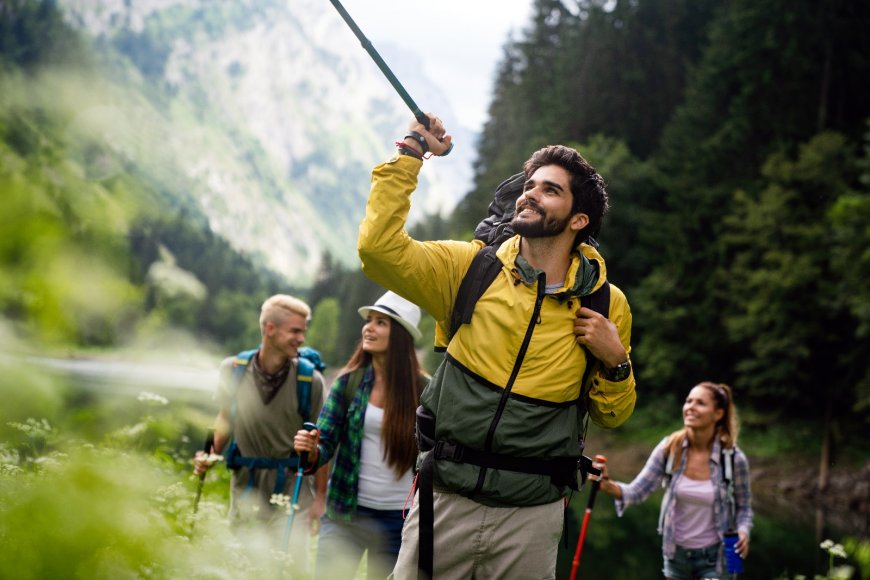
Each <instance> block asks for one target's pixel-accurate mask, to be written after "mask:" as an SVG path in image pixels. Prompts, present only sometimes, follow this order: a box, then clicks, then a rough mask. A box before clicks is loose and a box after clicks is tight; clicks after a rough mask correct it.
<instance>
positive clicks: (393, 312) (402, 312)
mask: <svg viewBox="0 0 870 580" xmlns="http://www.w3.org/2000/svg"><path fill="white" fill-rule="evenodd" d="M372 310H374V311H375V312H380V313H381V314H386V315H387V316H389V317H390V318H392V319H393V320H395V321H396V322H398V323H399V324H401V325H402V328H404V329H405V330H407V331H408V332H409V333H410V335H411V336H412V337H413V338H414V340H415V341H417V340H420V338H421V337H422V336H423V333H421V332H420V329H419V328H417V325H418V324H420V307H419V306H417V305H416V304H414V303H413V302H409V301H407V300H405V299H404V298H402V297H401V296H399V295H398V294H396V293H395V292H392V291H391V292H387V293H386V294H384V295H383V296H381V297H380V298H378V301H377V302H375V303H374V305H373V306H363V307H362V308H360V309H359V315H360V316H362V317H363V319H365V318H368V315H369V313H370V312H371V311H372Z"/></svg>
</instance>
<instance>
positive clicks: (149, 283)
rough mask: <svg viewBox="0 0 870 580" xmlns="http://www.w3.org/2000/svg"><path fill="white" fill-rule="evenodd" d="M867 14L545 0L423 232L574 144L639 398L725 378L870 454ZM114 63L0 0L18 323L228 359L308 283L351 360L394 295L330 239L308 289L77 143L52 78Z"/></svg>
mask: <svg viewBox="0 0 870 580" xmlns="http://www.w3.org/2000/svg"><path fill="white" fill-rule="evenodd" d="M868 24H870V6H868V5H867V3H862V2H850V1H846V0H834V1H829V2H812V1H809V0H797V1H789V2H785V1H783V0H761V1H748V0H733V1H729V2H714V1H708V0H691V1H690V0H669V1H667V2H665V1H661V0H641V1H632V2H619V1H616V2H614V1H608V2H603V1H592V0H563V1H559V0H537V1H536V2H535V4H534V10H533V17H532V19H531V21H530V22H529V24H528V25H527V27H526V28H525V29H524V31H523V33H522V34H521V35H519V37H518V38H514V39H511V40H509V41H508V42H507V43H506V44H505V46H504V54H503V58H502V61H501V63H500V67H499V70H498V74H497V77H496V78H495V79H494V98H493V101H492V103H491V105H490V109H489V120H488V122H487V123H486V125H485V128H484V131H483V134H482V136H481V138H480V142H479V151H478V158H477V162H476V165H475V182H474V189H473V191H471V192H470V193H469V194H468V195H467V196H466V197H465V199H464V200H463V201H462V202H461V204H460V205H459V207H458V208H456V210H455V211H454V213H453V215H450V216H431V217H430V219H428V220H426V221H425V222H424V223H422V224H420V225H419V226H417V227H416V228H415V229H414V231H413V232H412V233H413V234H414V235H415V236H417V237H418V238H421V239H438V238H450V237H454V238H461V239H467V238H469V237H470V236H471V232H472V231H473V228H474V226H475V225H476V223H477V221H478V220H479V219H480V218H481V217H482V216H483V215H485V213H486V207H487V204H488V202H489V199H490V198H491V195H492V192H493V190H494V188H495V186H496V185H497V184H498V183H499V182H500V181H501V180H502V179H504V178H505V177H506V176H508V175H511V174H513V173H515V172H516V171H518V170H519V168H520V167H521V165H522V162H523V161H524V160H525V159H526V158H527V157H528V155H529V154H530V153H531V152H532V151H534V150H535V149H536V148H538V147H540V146H543V145H545V144H548V143H554V142H560V143H566V144H570V145H573V146H575V147H577V148H578V150H580V151H581V152H582V153H583V155H584V156H586V157H587V158H588V159H589V160H590V161H591V162H592V163H593V164H594V165H595V166H596V167H597V168H598V170H599V171H600V173H601V174H602V175H603V176H604V177H605V179H606V180H607V182H608V189H609V192H610V195H611V205H612V210H611V213H610V215H609V216H608V219H607V221H606V223H605V226H604V229H603V232H602V235H601V239H600V240H599V241H600V243H601V245H602V252H603V254H604V256H605V258H606V259H607V261H608V273H609V276H610V278H611V281H612V282H613V283H615V284H617V285H618V286H620V287H621V288H622V289H623V290H624V291H625V292H626V294H627V296H628V298H629V301H630V303H631V306H632V311H633V315H634V334H633V357H632V358H633V361H634V363H635V366H636V371H637V374H638V378H639V384H640V401H641V405H643V404H646V403H647V402H651V401H658V400H661V398H663V397H664V398H666V399H668V400H671V399H672V400H676V399H677V398H679V397H681V396H682V395H683V393H684V391H685V389H686V388H687V387H688V386H689V385H691V384H694V383H695V382H697V381H699V380H702V379H707V378H711V379H715V380H719V381H724V382H728V383H730V384H732V385H733V386H734V388H735V390H736V392H737V394H738V397H739V399H740V400H741V401H742V402H743V404H744V405H745V406H746V407H747V408H751V409H754V411H755V413H754V414H753V413H748V418H749V419H752V417H756V420H757V421H759V422H764V421H772V420H775V419H776V420H778V419H789V418H795V419H799V420H811V421H813V422H815V421H818V422H819V424H821V422H822V421H825V422H827V424H828V425H832V426H836V427H835V428H833V429H829V430H826V433H829V434H830V435H832V436H833V437H834V439H835V441H836V442H837V443H838V444H840V445H842V446H850V447H851V448H853V449H854V448H855V446H856V445H857V446H858V448H864V449H866V447H864V446H866V444H867V442H866V437H864V436H862V435H859V434H860V433H863V432H866V427H867V425H866V421H867V416H868V413H867V410H868V408H870V368H868V365H867V364H866V353H867V352H868V347H870V291H868V289H867V285H866V283H865V282H864V281H865V280H866V279H868V277H870V255H868V253H867V248H868V247H870V243H868V242H870V230H868V228H867V224H868V223H870V195H868V188H870V126H868V118H870V94H868V92H867V90H866V79H867V78H870V77H868V75H870V38H868V35H867V34H866V30H867V29H868ZM101 66H105V63H104V62H102V61H101V60H100V57H99V55H98V52H97V51H95V50H94V48H93V47H92V46H90V45H89V43H88V41H87V40H85V39H83V38H82V37H81V36H80V35H78V34H77V33H76V32H74V31H73V30H71V29H70V28H69V27H68V26H67V25H66V24H65V23H64V21H63V19H62V18H61V16H60V15H59V13H58V11H57V8H56V6H55V4H54V3H53V2H49V1H41V2H35V1H25V0H13V1H3V2H0V71H2V72H0V75H2V85H3V91H2V93H3V94H2V97H0V103H2V107H0V158H2V163H0V188H2V190H3V194H4V201H5V204H4V205H5V211H4V212H3V216H2V217H0V220H2V221H3V231H4V235H3V237H2V240H0V263H2V268H3V272H4V275H3V283H2V284H0V311H2V313H3V315H4V317H5V318H6V319H7V320H9V321H11V322H12V323H13V325H14V326H15V328H17V329H18V330H19V331H20V332H21V333H22V334H23V335H25V336H27V337H29V338H31V339H33V340H37V341H42V342H44V343H46V344H49V345H51V344H63V345H69V344H72V345H77V346H78V347H86V348H93V347H99V348H107V347H112V346H117V345H118V344H120V343H122V342H123V340H124V338H125V336H126V335H127V334H129V331H130V329H131V328H134V329H136V331H137V332H148V331H153V330H154V329H157V328H164V327H172V326H177V327H181V328H185V329H189V330H191V331H192V332H193V333H195V334H196V335H197V336H199V337H202V340H203V341H204V342H207V343H209V344H213V345H214V347H215V348H216V349H217V350H222V351H232V350H236V349H239V348H243V347H246V346H248V345H250V344H251V343H253V342H255V341H256V340H257V328H256V318H255V317H254V316H252V315H251V313H253V312H256V309H257V307H258V305H259V303H260V302H261V301H262V298H263V297H264V296H266V295H268V294H270V293H274V292H277V291H285V292H292V293H297V294H300V295H302V296H304V297H305V298H307V299H308V300H309V302H310V303H311V304H312V306H314V308H315V316H314V319H313V321H312V328H311V331H310V333H309V341H310V343H311V344H313V345H314V346H315V347H317V348H319V349H320V350H321V351H322V352H323V353H324V356H325V358H326V360H327V361H328V362H329V363H330V364H331V366H333V367H336V366H340V364H341V363H342V361H343V360H344V359H345V358H346V356H347V355H348V353H349V352H350V350H351V349H352V347H353V345H354V343H355V342H356V340H357V338H358V324H359V319H358V315H357V314H356V308H357V307H358V306H359V305H360V304H363V303H365V302H368V301H370V300H373V299H374V298H375V297H376V296H377V295H378V294H379V293H380V292H381V291H382V289H380V288H378V287H376V286H375V285H374V284H372V283H370V282H368V281H367V280H366V279H365V277H364V276H363V275H362V274H361V273H360V272H359V271H358V270H356V269H351V270H348V269H347V268H346V267H342V266H341V265H340V264H339V262H338V261H337V260H336V259H334V257H332V256H330V255H329V254H325V256H324V258H323V261H322V266H321V271H320V274H319V275H318V277H317V280H316V281H315V283H314V285H313V287H310V288H294V287H293V282H292V280H291V281H287V280H284V279H282V277H280V276H278V275H275V274H273V273H271V272H269V271H268V270H266V269H265V268H264V267H262V266H260V265H257V264H254V263H252V262H251V261H250V260H248V259H245V258H243V257H241V256H240V255H239V254H238V253H237V252H236V251H235V250H233V249H232V248H231V247H230V246H229V244H227V243H226V242H225V241H224V240H222V239H221V238H220V237H219V236H217V235H215V234H214V233H213V232H212V231H210V230H209V228H208V225H207V223H206V222H205V220H204V219H203V218H202V216H201V215H199V214H198V213H197V212H196V211H195V210H194V209H193V208H192V207H191V205H190V204H189V203H187V202H186V201H185V200H183V199H177V198H170V197H169V196H168V195H166V192H165V191H163V189H162V188H161V184H160V183H157V182H154V181H152V180H149V178H148V177H147V176H144V175H141V174H139V173H137V171H136V169H135V167H132V166H128V165H127V164H126V163H127V162H126V160H125V159H123V158H117V157H116V156H113V153H112V151H111V150H110V149H109V148H108V147H106V146H105V144H103V143H101V142H99V141H98V140H95V139H90V138H88V139H86V138H79V137H80V135H78V134H76V133H74V132H73V131H72V130H71V129H70V128H69V122H70V118H71V116H72V115H73V112H74V108H75V106H76V104H75V103H76V101H75V98H71V99H66V102H65V104H62V105H59V104H58V103H57V102H56V99H55V98H54V97H55V94H56V93H53V92H52V90H51V89H52V87H53V86H54V87H55V89H57V90H64V91H67V92H68V91H69V81H68V79H66V78H65V77H64V76H63V74H62V73H61V72H60V71H68V70H70V68H71V67H73V68H75V70H76V71H77V72H78V74H79V75H80V78H83V79H85V80H83V81H82V80H80V81H79V83H78V85H77V89H76V90H79V91H83V92H84V91H86V90H87V88H86V87H87V84H88V79H90V78H98V76H99V74H100V67H101ZM52 83H56V84H55V85H52ZM62 83H66V84H62ZM37 86H38V87H39V90H38V91H37V90H35V87H37ZM46 87H48V88H46ZM73 96H74V94H73ZM448 129H449V121H448ZM429 163H431V164H437V163H438V160H437V159H435V160H432V161H430V162H429ZM100 167H106V168H108V169H107V171H106V172H105V174H94V172H95V169H94V168H100ZM424 171H425V169H424ZM425 325H426V327H427V337H430V336H431V327H432V321H431V320H426V322H425ZM426 340H428V338H427V339H424V343H423V344H421V345H420V346H421V347H423V348H426V347H427V343H426ZM427 350H428V349H427ZM426 364H427V366H428V367H429V370H430V371H431V370H434V365H435V364H437V358H436V356H435V355H427V361H426ZM852 427H855V428H854V429H853V428H852Z"/></svg>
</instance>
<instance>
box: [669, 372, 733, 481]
mask: <svg viewBox="0 0 870 580" xmlns="http://www.w3.org/2000/svg"><path fill="white" fill-rule="evenodd" d="M695 386H696V387H703V388H705V389H707V390H708V391H710V393H711V394H712V395H713V405H714V406H715V407H716V408H717V409H722V411H723V413H722V418H721V419H719V420H718V421H717V422H716V431H715V432H714V433H713V438H714V439H715V438H716V437H718V438H719V441H720V442H721V444H722V447H724V448H725V449H731V448H733V447H735V446H736V445H737V435H738V433H739V431H740V424H739V422H738V421H737V407H736V406H735V405H734V395H733V393H732V392H731V387H729V386H728V385H726V384H724V383H713V382H710V381H704V382H703V383H698V384H697V385H695ZM687 432H688V429H686V428H685V427H683V428H682V429H678V430H677V431H674V432H673V433H671V434H670V435H669V436H668V442H667V444H666V447H667V455H670V454H673V455H674V465H679V464H680V460H681V458H682V457H681V456H682V454H683V441H685V440H686V437H688V435H687Z"/></svg>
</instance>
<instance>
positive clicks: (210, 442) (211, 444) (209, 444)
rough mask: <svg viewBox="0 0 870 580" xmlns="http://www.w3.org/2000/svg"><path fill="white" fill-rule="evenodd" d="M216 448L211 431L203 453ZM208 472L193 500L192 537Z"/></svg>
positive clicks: (198, 483)
mask: <svg viewBox="0 0 870 580" xmlns="http://www.w3.org/2000/svg"><path fill="white" fill-rule="evenodd" d="M213 447H214V431H209V432H208V435H206V436H205V444H203V446H202V452H203V453H211V450H212V448H213ZM207 473H208V470H206V471H203V472H202V473H200V474H199V481H198V482H197V484H196V499H194V500H193V516H192V518H191V521H190V535H191V537H192V536H193V528H194V527H195V526H196V512H197V510H198V509H199V498H201V497H202V485H203V484H204V483H205V475H206V474H207Z"/></svg>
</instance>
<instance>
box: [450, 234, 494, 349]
mask: <svg viewBox="0 0 870 580" xmlns="http://www.w3.org/2000/svg"><path fill="white" fill-rule="evenodd" d="M496 249H497V248H496V247H495V246H484V247H483V248H481V249H480V251H479V252H477V254H476V255H475V256H474V259H473V260H472V261H471V265H470V266H469V267H468V271H467V272H466V273H465V277H464V278H462V283H461V284H460V285H459V291H458V292H457V293H456V300H455V301H454V302H453V313H452V314H451V316H450V329H449V332H448V334H447V341H448V342H450V340H451V339H452V338H453V336H454V335H455V334H456V332H457V331H458V330H459V327H460V326H462V325H463V324H468V323H470V322H471V316H472V314H474V307H475V306H476V305H477V301H478V300H480V297H481V296H483V294H484V292H486V289H487V288H489V287H490V285H491V284H492V282H493V280H495V278H496V276H498V273H499V272H500V271H501V260H499V259H498V256H496Z"/></svg>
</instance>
